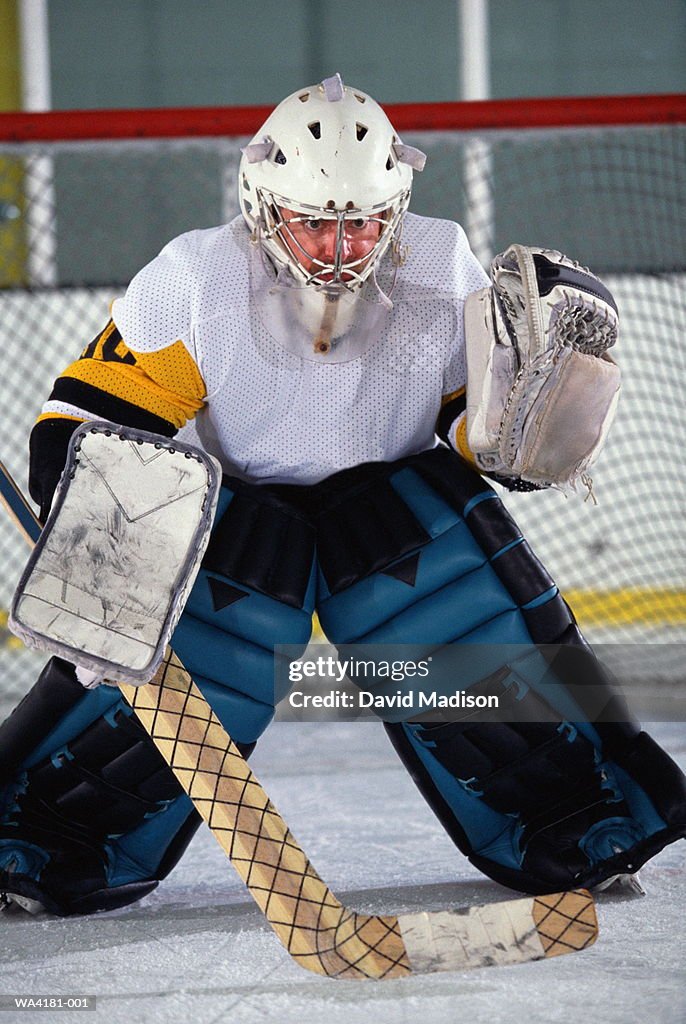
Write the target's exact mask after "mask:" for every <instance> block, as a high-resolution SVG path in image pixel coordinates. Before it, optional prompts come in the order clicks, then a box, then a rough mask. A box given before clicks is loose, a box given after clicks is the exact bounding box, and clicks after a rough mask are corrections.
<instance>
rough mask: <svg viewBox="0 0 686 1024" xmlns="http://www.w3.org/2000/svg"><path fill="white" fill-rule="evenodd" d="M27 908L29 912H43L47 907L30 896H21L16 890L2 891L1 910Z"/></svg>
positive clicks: (0, 897)
mask: <svg viewBox="0 0 686 1024" xmlns="http://www.w3.org/2000/svg"><path fill="white" fill-rule="evenodd" d="M15 907H16V908H18V909H20V910H25V911H26V912H27V913H28V914H42V913H43V911H44V910H45V907H44V906H43V904H42V903H39V902H38V900H32V899H29V897H28V896H21V895H19V893H16V892H3V893H0V911H2V910H9V911H11V910H13V909H14V908H15Z"/></svg>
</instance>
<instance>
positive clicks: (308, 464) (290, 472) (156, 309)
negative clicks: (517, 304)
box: [112, 214, 488, 484]
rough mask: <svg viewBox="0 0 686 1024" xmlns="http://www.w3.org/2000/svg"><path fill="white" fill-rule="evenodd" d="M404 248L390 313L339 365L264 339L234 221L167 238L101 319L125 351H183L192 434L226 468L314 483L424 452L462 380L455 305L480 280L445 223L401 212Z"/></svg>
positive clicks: (483, 280) (460, 236)
mask: <svg viewBox="0 0 686 1024" xmlns="http://www.w3.org/2000/svg"><path fill="white" fill-rule="evenodd" d="M403 242H405V243H407V244H408V245H409V256H408V259H407V262H406V264H405V265H404V266H402V267H401V268H400V269H399V271H398V277H397V283H396V287H395V290H394V292H393V310H392V312H391V314H390V316H389V317H388V318H387V319H386V320H385V321H384V326H383V329H382V330H381V331H380V333H379V336H378V338H376V339H375V340H374V342H373V344H371V345H370V346H369V347H368V349H367V351H366V352H364V353H363V354H361V355H360V356H359V357H358V358H356V359H352V360H350V361H348V362H337V363H328V364H327V363H326V362H324V361H317V362H315V361H311V360H306V359H302V358H299V357H298V356H297V355H294V354H293V353H291V352H289V351H287V350H286V349H285V348H282V347H281V346H280V345H279V343H278V342H277V341H275V340H274V339H273V338H272V337H271V335H270V334H269V333H268V332H267V330H266V328H265V327H264V326H263V325H262V323H261V322H260V320H259V317H258V316H257V312H256V310H255V309H254V303H253V301H252V299H251V294H250V279H249V262H250V261H249V246H250V244H251V243H250V241H249V236H248V231H247V229H246V226H245V223H244V222H243V220H242V218H240V217H238V218H236V219H235V220H233V221H231V223H229V224H226V225H223V226H221V227H217V228H210V229H207V230H199V231H191V232H189V233H187V234H184V235H181V236H179V237H178V238H176V239H174V240H173V241H171V242H170V243H169V244H168V245H167V246H166V247H165V248H164V249H163V250H162V252H161V253H160V255H159V256H158V257H156V259H154V260H153V261H152V262H151V263H149V264H148V265H147V266H146V267H144V268H143V269H142V270H141V271H140V272H139V273H138V274H137V275H136V277H135V278H134V279H133V281H132V282H131V284H130V285H129V288H128V289H127V292H126V294H125V296H124V297H123V298H121V299H118V300H117V301H116V302H115V303H114V305H113V309H112V315H113V319H114V321H115V323H116V325H117V328H118V329H119V331H120V332H121V334H122V337H123V338H124V339H125V341H126V343H127V345H129V346H130V348H131V349H133V350H135V351H136V352H141V353H143V352H153V351H159V350H162V349H164V348H166V347H168V346H170V345H172V344H174V343H175V342H176V341H179V340H180V341H182V342H183V345H184V346H185V348H186V349H187V351H188V352H189V354H190V355H191V357H192V358H193V360H194V361H195V364H196V365H197V367H198V369H199V371H200V374H201V375H202V378H203V381H204V383H205V388H206V395H205V405H204V407H203V409H202V410H201V411H200V412H199V413H198V415H197V417H196V420H195V421H194V424H193V426H194V428H195V431H197V438H199V440H200V442H201V444H202V446H203V447H204V448H205V449H206V450H207V451H209V452H210V453H211V454H213V455H215V456H216V457H217V458H218V459H219V460H220V462H221V463H222V466H223V468H224V470H225V472H227V473H230V474H233V475H237V476H239V477H242V478H243V479H246V480H251V481H262V482H266V481H269V482H274V483H302V484H308V483H315V482H317V481H319V480H321V479H323V478H324V477H326V476H329V475H330V474H332V473H335V472H336V471H337V470H340V469H344V468H347V467H350V466H353V465H358V464H360V463H363V462H369V461H377V460H395V459H399V458H402V457H403V456H406V455H410V454H413V453H415V452H418V451H422V450H424V449H427V448H431V447H433V446H434V445H435V443H436V440H435V434H434V428H435V424H436V418H437V416H438V413H439V411H440V405H441V398H442V396H443V395H446V394H450V393H452V392H454V391H457V390H458V389H460V388H461V387H463V386H464V384H465V372H466V371H465V357H464V339H463V303H464V299H465V298H466V296H467V295H468V294H469V293H470V292H472V291H475V290H477V289H478V288H482V287H484V285H485V284H487V283H488V278H487V277H486V274H485V273H484V271H483V269H482V267H481V265H480V264H479V263H478V262H477V260H476V258H475V256H474V255H473V254H472V252H471V250H470V248H469V245H468V243H467V239H466V237H465V234H464V231H463V230H462V228H461V227H460V226H459V225H458V224H456V223H453V222H452V221H445V220H436V219H431V218H426V217H418V216H415V215H413V214H408V215H407V216H406V222H405V227H404V231H403ZM191 433H192V432H191Z"/></svg>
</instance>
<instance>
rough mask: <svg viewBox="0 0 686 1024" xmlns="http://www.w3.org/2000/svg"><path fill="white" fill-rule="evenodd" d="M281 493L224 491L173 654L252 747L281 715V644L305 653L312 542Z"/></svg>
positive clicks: (236, 485)
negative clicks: (277, 664)
mask: <svg viewBox="0 0 686 1024" xmlns="http://www.w3.org/2000/svg"><path fill="white" fill-rule="evenodd" d="M274 490H275V489H273V488H269V487H259V486H255V485H248V484H242V483H240V482H238V481H231V482H230V483H229V484H227V483H225V485H224V486H223V487H222V492H221V495H220V501H219V506H218V512H217V520H216V524H215V527H214V529H213V532H212V537H211V539H210V543H209V545H208V548H207V551H206V553H205V557H204V559H203V564H202V568H201V570H200V573H199V574H198V577H197V579H196V582H195V584H194V586H193V589H192V591H191V594H190V597H189V600H188V603H187V605H186V608H185V610H184V613H183V615H182V616H181V619H180V621H179V624H178V626H177V627H176V630H175V632H174V636H173V639H172V646H173V648H174V650H175V651H176V653H177V654H178V655H179V657H180V659H181V661H182V662H183V664H184V665H185V666H186V668H187V669H188V671H189V672H190V674H191V676H192V677H193V679H194V680H195V682H196V684H197V685H198V687H199V688H200V690H201V691H202V693H203V696H204V697H205V699H206V700H207V701H208V703H209V704H210V705H211V706H212V709H213V710H214V711H215V713H216V714H217V717H218V718H219V719H220V721H221V723H222V725H223V726H224V728H225V729H226V731H227V732H228V733H229V735H230V736H231V737H232V738H233V739H234V740H236V741H237V742H242V743H254V742H255V740H256V739H257V738H258V736H260V735H261V733H262V732H263V731H264V729H265V728H266V727H267V725H268V724H269V722H270V721H271V718H272V716H273V714H274V707H275V703H276V702H277V701H278V700H280V699H281V697H282V696H283V694H282V693H277V692H276V690H275V673H274V644H280V643H284V644H293V645H302V648H303V650H304V648H305V647H306V646H307V642H308V641H309V638H310V635H311V632H312V612H313V607H314V537H313V531H312V527H311V526H310V525H309V523H308V522H307V521H306V520H305V518H304V517H301V516H299V515H298V513H297V510H296V509H294V508H292V507H290V506H289V505H287V504H286V503H285V502H282V501H280V500H279V499H278V497H277V496H276V494H275V493H274Z"/></svg>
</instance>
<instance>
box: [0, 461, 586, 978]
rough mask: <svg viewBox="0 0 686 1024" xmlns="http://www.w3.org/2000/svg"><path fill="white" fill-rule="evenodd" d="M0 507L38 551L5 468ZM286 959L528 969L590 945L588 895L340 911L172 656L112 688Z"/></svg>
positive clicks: (415, 967) (358, 972)
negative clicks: (415, 909) (141, 677)
mask: <svg viewBox="0 0 686 1024" xmlns="http://www.w3.org/2000/svg"><path fill="white" fill-rule="evenodd" d="M0 500H2V503H3V504H4V505H5V507H6V509H7V511H8V512H9V514H10V516H11V517H12V519H13V520H14V522H15V523H16V525H17V526H18V527H19V529H20V530H21V532H22V533H23V535H24V537H25V538H26V540H27V541H28V542H29V543H31V544H33V543H35V541H36V539H37V537H38V535H39V533H40V529H41V527H40V523H39V522H38V519H37V518H36V516H35V514H34V513H33V511H32V509H31V507H30V506H29V504H28V502H27V501H26V499H25V498H24V496H23V494H22V493H21V491H20V490H19V488H18V487H17V485H16V483H15V482H14V480H13V479H12V477H11V475H10V473H9V472H8V470H7V469H6V468H5V466H4V465H3V464H2V463H0ZM118 685H119V688H120V690H121V692H122V694H123V696H124V698H125V699H126V700H127V701H128V703H129V704H130V705H131V707H132V708H133V709H134V711H135V713H136V715H137V717H138V718H139V720H140V722H141V724H142V725H143V727H144V728H145V730H146V731H147V732H148V733H149V735H150V736H151V738H152V739H153V741H154V742H155V744H156V746H157V748H158V749H159V751H160V752H161V754H162V756H163V757H164V759H165V761H166V762H167V764H168V765H169V766H170V768H171V769H172V771H173V772H174V774H175V776H176V778H177V779H178V781H179V782H180V784H181V786H182V787H183V788H184V789H185V791H186V792H187V793H188V795H189V796H190V798H191V800H192V801H193V803H194V805H195V807H196V808H197V810H198V811H199V812H200V814H201V816H202V817H203V818H204V820H205V821H206V822H207V824H208V825H209V827H210V829H211V830H212V832H213V834H214V836H215V838H216V839H217V840H218V842H219V844H220V845H221V847H222V849H223V850H224V851H225V852H226V853H227V855H228V856H229V858H230V860H231V863H232V864H233V866H234V868H235V869H236V871H237V872H238V874H239V875H240V877H241V878H242V880H243V881H244V882H245V884H246V885H247V887H248V889H249V891H250V894H251V895H252V897H253V899H254V900H255V902H256V903H257V905H258V906H259V907H260V909H261V910H262V912H263V914H264V915H265V917H266V918H267V920H268V922H269V924H270V925H271V927H272V928H273V930H274V931H275V932H276V935H277V936H278V938H279V939H280V940H281V942H282V943H283V945H284V946H285V948H286V949H287V951H288V952H289V954H290V955H291V956H292V957H293V959H294V960H296V961H297V963H299V964H300V965H301V966H302V967H305V968H307V969H309V970H311V971H314V972H315V973H317V974H323V975H327V976H328V977H333V978H395V977H399V976H402V975H406V974H410V973H415V972H429V971H445V970H464V969H466V968H468V967H485V966H491V965H499V964H514V963H523V962H525V961H528V960H540V959H543V958H544V957H553V956H559V955H561V954H563V953H572V952H576V951H579V950H582V949H585V948H586V947H587V946H590V945H592V943H593V942H594V941H595V939H596V937H597V933H598V926H597V921H596V916H595V908H594V904H593V899H592V897H591V895H590V894H589V893H588V892H586V891H585V890H583V889H581V890H574V891H572V892H567V893H554V894H552V895H549V896H538V897H535V898H534V897H527V898H525V899H518V900H506V901H503V902H500V903H491V904H486V905H484V906H474V907H466V908H461V909H452V910H445V911H435V912H421V913H413V914H401V915H400V916H397V917H396V916H394V915H387V916H375V915H369V914H362V913H358V912H357V911H354V910H351V909H349V908H348V907H345V906H344V905H343V904H342V903H341V902H340V901H339V900H338V899H337V898H336V897H335V896H334V894H333V893H332V892H331V890H330V889H329V888H328V886H327V885H325V883H324V882H323V881H322V879H321V878H320V877H319V875H318V874H317V872H316V871H315V870H314V868H313V867H312V865H311V864H310V862H309V860H308V859H307V857H306V856H305V854H304V852H303V851H302V849H301V848H300V846H299V845H298V843H297V842H296V840H295V838H294V837H293V835H292V834H291V832H290V830H289V828H288V827H287V825H286V823H285V822H284V820H283V819H282V818H281V816H280V815H279V813H278V811H277V810H276V808H275V807H274V806H273V804H272V803H271V801H270V800H269V798H268V796H267V794H266V793H265V792H264V790H263V789H262V787H261V785H260V783H259V782H258V780H257V779H256V778H255V775H254V774H253V772H252V771H251V769H250V768H249V767H248V764H247V763H246V761H245V759H244V758H243V756H242V755H241V753H240V751H239V750H238V748H237V747H236V746H235V744H234V743H233V742H232V740H231V739H230V737H229V736H228V735H227V733H226V732H225V730H224V729H223V727H222V725H221V723H220V722H219V719H218V718H217V717H216V715H215V714H214V712H213V711H212V709H211V708H210V706H209V705H208V703H207V701H206V700H205V698H204V697H203V696H202V694H201V693H200V691H199V690H198V689H197V687H196V686H195V684H194V683H193V681H192V680H191V678H190V676H189V675H188V673H187V672H186V671H185V669H184V667H183V665H182V664H181V662H180V661H179V659H178V658H177V657H176V656H175V655H174V654H173V652H172V651H171V650H170V649H169V648H168V649H167V652H166V655H165V658H164V661H163V663H162V665H161V666H160V668H159V670H158V671H157V673H156V675H155V677H154V678H153V679H152V680H151V681H150V682H149V683H147V684H145V685H143V686H138V687H134V686H129V685H126V684H123V683H122V684H118Z"/></svg>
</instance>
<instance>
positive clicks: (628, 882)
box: [593, 872, 646, 896]
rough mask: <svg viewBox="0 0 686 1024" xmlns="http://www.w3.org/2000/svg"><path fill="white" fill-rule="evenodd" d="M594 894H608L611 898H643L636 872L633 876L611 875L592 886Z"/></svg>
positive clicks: (644, 893)
mask: <svg viewBox="0 0 686 1024" xmlns="http://www.w3.org/2000/svg"><path fill="white" fill-rule="evenodd" d="M593 890H594V892H609V893H610V894H611V895H612V896H645V895H646V891H645V889H644V888H643V886H642V885H641V880H640V878H639V876H638V872H636V873H635V874H633V875H611V876H610V878H606V879H605V881H604V882H599V883H598V885H594V886H593Z"/></svg>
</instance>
